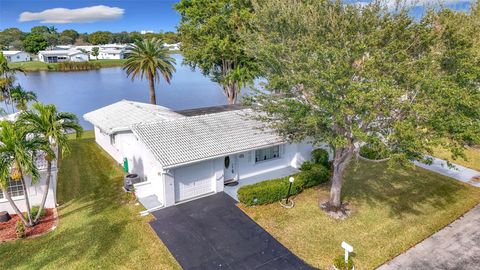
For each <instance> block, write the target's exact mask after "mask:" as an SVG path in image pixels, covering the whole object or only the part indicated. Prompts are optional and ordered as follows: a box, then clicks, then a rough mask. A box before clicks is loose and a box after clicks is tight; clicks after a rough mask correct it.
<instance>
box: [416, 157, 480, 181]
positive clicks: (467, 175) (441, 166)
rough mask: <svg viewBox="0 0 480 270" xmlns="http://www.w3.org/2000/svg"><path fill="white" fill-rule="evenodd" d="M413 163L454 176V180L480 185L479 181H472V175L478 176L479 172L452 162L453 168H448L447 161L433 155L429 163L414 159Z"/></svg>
mask: <svg viewBox="0 0 480 270" xmlns="http://www.w3.org/2000/svg"><path fill="white" fill-rule="evenodd" d="M414 163H415V165H417V166H418V167H422V168H424V169H427V170H430V171H434V172H436V173H439V174H442V175H445V176H448V177H451V178H454V179H456V180H459V181H462V182H464V183H468V184H470V185H472V186H476V187H480V183H478V182H477V183H475V182H474V181H472V178H473V177H474V176H480V172H478V171H475V170H472V169H469V168H466V167H463V166H460V165H457V164H454V166H455V167H454V168H450V167H448V165H447V162H446V161H445V160H443V159H439V158H435V157H433V163H432V164H431V165H427V164H423V163H420V162H417V161H415V162H414Z"/></svg>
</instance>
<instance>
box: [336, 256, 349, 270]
mask: <svg viewBox="0 0 480 270" xmlns="http://www.w3.org/2000/svg"><path fill="white" fill-rule="evenodd" d="M333 265H334V266H335V267H336V268H337V269H338V270H351V269H353V259H352V256H348V262H345V256H344V255H340V256H338V257H336V258H335V259H334V260H333Z"/></svg>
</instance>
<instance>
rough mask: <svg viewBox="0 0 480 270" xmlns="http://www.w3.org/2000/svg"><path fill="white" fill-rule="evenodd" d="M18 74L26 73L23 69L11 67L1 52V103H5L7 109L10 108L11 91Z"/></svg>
mask: <svg viewBox="0 0 480 270" xmlns="http://www.w3.org/2000/svg"><path fill="white" fill-rule="evenodd" d="M16 72H23V73H24V72H25V71H24V70H23V69H22V68H12V67H10V66H9V65H8V61H7V59H6V58H5V56H4V55H3V53H2V52H0V101H3V102H4V103H5V108H8V103H9V102H10V101H11V90H12V87H13V83H14V82H15V73H16ZM12 110H13V109H12Z"/></svg>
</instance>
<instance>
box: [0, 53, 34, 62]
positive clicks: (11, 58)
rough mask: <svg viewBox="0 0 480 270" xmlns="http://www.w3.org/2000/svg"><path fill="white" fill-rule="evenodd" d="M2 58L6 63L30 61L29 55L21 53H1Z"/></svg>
mask: <svg viewBox="0 0 480 270" xmlns="http://www.w3.org/2000/svg"><path fill="white" fill-rule="evenodd" d="M3 56H5V58H7V62H9V63H15V62H26V61H30V60H32V58H31V57H30V54H29V53H27V52H22V51H3Z"/></svg>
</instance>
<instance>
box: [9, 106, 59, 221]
mask: <svg viewBox="0 0 480 270" xmlns="http://www.w3.org/2000/svg"><path fill="white" fill-rule="evenodd" d="M14 119H15V115H9V116H7V117H3V118H1V120H9V121H12V120H14ZM35 163H36V166H37V168H38V170H39V172H40V177H39V179H38V180H37V181H36V182H35V183H33V184H32V177H31V176H29V175H26V176H25V184H26V185H27V188H26V190H27V193H28V198H29V200H30V205H31V206H35V205H39V204H40V203H41V201H42V197H43V193H44V191H45V188H46V183H47V161H46V160H45V154H44V153H38V154H37V156H36V159H35ZM50 181H51V182H50V186H49V190H48V195H47V200H46V202H45V207H46V208H55V207H57V199H56V194H57V162H56V161H53V163H52V175H51V179H50ZM8 192H9V193H10V196H11V198H12V200H13V201H14V202H15V204H16V205H17V207H18V208H19V209H20V211H22V212H25V211H27V207H26V205H25V194H24V192H23V188H22V183H21V182H20V181H13V180H10V182H9V187H8ZM0 211H7V212H9V213H10V214H14V213H15V212H14V211H13V208H12V207H11V205H10V203H9V202H8V201H7V199H6V198H5V195H4V194H3V192H2V191H1V190H0Z"/></svg>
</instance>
